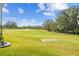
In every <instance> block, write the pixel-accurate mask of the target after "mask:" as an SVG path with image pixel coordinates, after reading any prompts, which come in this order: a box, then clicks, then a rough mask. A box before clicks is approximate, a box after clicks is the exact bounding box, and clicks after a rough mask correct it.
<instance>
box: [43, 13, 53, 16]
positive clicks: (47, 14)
mask: <svg viewBox="0 0 79 59" xmlns="http://www.w3.org/2000/svg"><path fill="white" fill-rule="evenodd" d="M43 14H44V15H46V16H51V15H52V14H51V12H43Z"/></svg>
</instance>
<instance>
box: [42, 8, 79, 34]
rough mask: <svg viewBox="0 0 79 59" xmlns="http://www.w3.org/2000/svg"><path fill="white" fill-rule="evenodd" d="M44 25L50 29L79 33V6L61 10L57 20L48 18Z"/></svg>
mask: <svg viewBox="0 0 79 59" xmlns="http://www.w3.org/2000/svg"><path fill="white" fill-rule="evenodd" d="M43 27H44V29H46V30H48V31H54V32H62V33H72V34H79V8H78V7H70V8H68V9H65V10H62V11H60V12H59V13H58V15H57V17H56V19H55V21H53V20H46V21H45V22H44V23H43Z"/></svg>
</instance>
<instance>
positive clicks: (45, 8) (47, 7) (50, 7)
mask: <svg viewBox="0 0 79 59" xmlns="http://www.w3.org/2000/svg"><path fill="white" fill-rule="evenodd" d="M38 7H39V9H37V11H36V12H43V14H44V15H46V16H51V15H52V14H53V12H54V11H55V10H64V9H67V8H68V6H67V4H64V3H48V4H45V3H41V4H38Z"/></svg>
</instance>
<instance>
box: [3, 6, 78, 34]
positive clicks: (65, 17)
mask: <svg viewBox="0 0 79 59" xmlns="http://www.w3.org/2000/svg"><path fill="white" fill-rule="evenodd" d="M3 28H9V29H16V28H17V29H44V30H48V31H49V32H52V31H53V32H62V33H72V34H79V7H69V8H68V9H65V10H62V11H60V12H59V13H58V14H57V16H56V18H55V20H53V19H48V20H45V21H44V22H43V24H42V26H21V27H19V26H18V25H17V23H16V22H12V21H8V22H7V23H6V24H4V25H3Z"/></svg>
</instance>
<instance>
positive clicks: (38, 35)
mask: <svg viewBox="0 0 79 59" xmlns="http://www.w3.org/2000/svg"><path fill="white" fill-rule="evenodd" d="M3 33H4V39H5V41H8V42H10V43H11V46H9V47H6V48H0V56H72V55H73V56H75V55H78V56H79V35H72V34H63V33H54V32H47V31H44V30H25V29H14V30H12V29H5V30H3ZM41 39H57V40H59V41H55V42H42V41H41Z"/></svg>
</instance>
